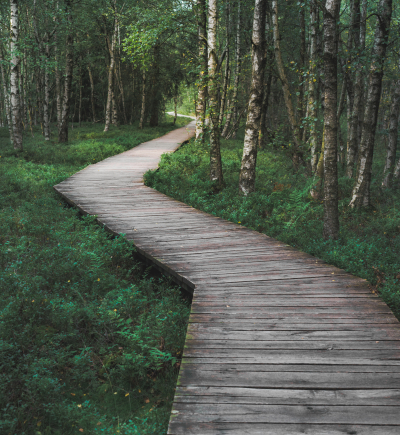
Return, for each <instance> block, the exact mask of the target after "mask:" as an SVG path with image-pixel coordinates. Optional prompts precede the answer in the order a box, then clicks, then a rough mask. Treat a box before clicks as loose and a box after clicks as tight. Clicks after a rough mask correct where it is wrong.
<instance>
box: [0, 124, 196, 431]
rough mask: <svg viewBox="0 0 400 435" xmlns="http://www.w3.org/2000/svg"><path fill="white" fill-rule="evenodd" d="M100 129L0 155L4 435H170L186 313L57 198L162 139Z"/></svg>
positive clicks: (165, 285) (2, 148) (159, 283)
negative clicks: (65, 183) (61, 187)
mask: <svg viewBox="0 0 400 435" xmlns="http://www.w3.org/2000/svg"><path fill="white" fill-rule="evenodd" d="M93 128H94V127H93V126H84V127H83V128H82V129H81V130H79V129H75V130H74V132H73V134H72V141H71V143H70V144H67V145H65V144H60V145H58V144H55V143H46V142H45V141H44V140H42V139H41V138H35V139H30V140H27V141H26V142H27V143H26V147H25V151H24V152H22V153H17V152H15V151H14V150H12V149H10V145H9V143H8V141H7V140H2V143H1V144H0V155H1V158H0V165H1V167H0V170H1V178H0V242H1V243H0V289H1V293H2V298H1V301H0V408H1V409H2V417H1V419H0V433H1V434H9V433H10V434H13V435H14V434H26V435H31V434H60V435H61V434H62V435H65V434H80V433H81V432H82V430H83V433H87V434H96V433H104V434H116V433H119V434H135V435H139V434H141V435H142V434H149V435H150V434H152V435H159V434H163V433H166V428H167V422H168V420H169V415H170V407H171V403H172V399H173V395H174V387H175V385H176V377H177V373H178V365H179V360H180V356H181V351H182V348H183V344H184V339H185V333H186V327H187V318H188V314H189V302H188V301H187V300H185V299H183V298H182V294H181V291H180V290H179V289H177V288H176V287H174V286H172V285H171V283H170V282H168V281H166V280H165V279H162V278H160V277H159V276H158V275H157V274H154V273H152V272H151V270H150V269H146V267H145V266H144V265H143V264H142V263H140V262H138V261H135V260H133V257H132V253H133V251H134V247H133V246H132V244H131V243H129V242H127V241H126V240H125V239H124V238H123V237H115V238H112V237H110V236H109V235H108V234H107V233H106V231H105V230H104V229H102V228H101V227H99V226H98V225H97V224H96V219H95V218H94V217H85V218H82V217H80V216H79V215H78V213H77V211H76V210H75V209H73V208H70V207H68V206H66V205H65V204H64V203H63V202H62V201H61V200H60V198H59V197H58V196H57V195H56V194H55V192H54V190H53V188H52V186H53V185H54V184H57V183H59V182H60V181H62V180H63V179H65V178H67V177H68V176H70V175H72V174H73V173H75V172H76V171H77V170H79V169H80V168H81V167H82V166H84V165H87V164H90V163H91V162H92V161H93V160H92V159H95V161H98V160H101V159H103V158H105V157H107V156H109V155H112V154H113V153H118V152H120V151H124V150H125V149H128V147H129V143H130V144H131V147H132V146H134V145H136V144H138V143H141V142H142V141H143V140H150V139H152V138H153V137H154V136H155V135H156V132H155V131H153V130H150V129H146V130H144V131H141V132H140V134H136V130H135V128H133V127H129V128H128V127H125V128H124V129H119V130H117V129H114V130H113V131H111V132H108V133H107V141H103V142H102V141H101V139H100V138H101V136H102V134H103V132H101V131H100V128H101V127H100V126H96V129H97V130H94V134H93V136H96V135H97V136H98V138H96V139H88V138H85V139H84V140H83V141H80V140H79V139H77V136H78V134H80V135H81V136H83V132H85V131H86V132H87V133H85V135H90V131H89V130H90V129H93ZM168 128H169V129H171V126H170V125H169V126H168V125H163V126H161V127H160V129H158V130H157V134H159V133H164V132H166V131H167V130H168ZM121 130H123V131H122V132H121ZM4 131H5V129H0V137H2V138H4V137H5V136H6V135H5V134H4ZM122 133H123V134H122ZM36 134H38V133H37V132H36ZM117 135H118V136H117ZM124 141H125V142H124Z"/></svg>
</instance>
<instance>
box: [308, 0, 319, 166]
mask: <svg viewBox="0 0 400 435" xmlns="http://www.w3.org/2000/svg"><path fill="white" fill-rule="evenodd" d="M310 7H311V9H310V22H311V35H310V39H311V41H310V75H309V80H308V114H309V116H310V118H311V122H310V151H311V171H312V173H313V174H315V173H316V171H317V164H318V152H317V151H318V133H317V121H316V120H317V103H316V98H315V93H316V89H315V83H316V81H317V78H316V72H317V13H318V11H317V7H316V5H314V4H313V3H312V4H311V6H310Z"/></svg>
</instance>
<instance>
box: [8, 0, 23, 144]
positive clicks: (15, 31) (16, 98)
mask: <svg viewBox="0 0 400 435" xmlns="http://www.w3.org/2000/svg"><path fill="white" fill-rule="evenodd" d="M18 7H19V0H10V10H11V21H10V24H11V26H10V27H11V28H10V36H11V38H10V52H11V66H10V106H11V114H12V130H13V146H14V149H16V150H22V128H21V116H20V95H19V67H20V53H19V45H18V42H19V41H18V39H19V10H18Z"/></svg>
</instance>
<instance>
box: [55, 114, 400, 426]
mask: <svg viewBox="0 0 400 435" xmlns="http://www.w3.org/2000/svg"><path fill="white" fill-rule="evenodd" d="M193 131H194V122H192V123H190V124H189V125H188V126H187V127H186V128H182V129H178V130H175V131H173V132H171V133H168V134H167V135H165V136H163V137H161V138H158V139H155V140H152V141H150V142H147V143H144V144H141V145H139V146H137V147H136V148H133V149H132V150H130V151H127V152H125V153H122V154H119V155H117V156H114V157H110V158H108V159H106V160H104V161H102V162H100V163H98V164H96V165H92V166H89V167H88V168H86V169H84V170H83V171H80V172H78V173H77V174H75V175H74V176H72V177H70V178H69V179H67V180H66V181H64V182H62V183H60V184H59V185H57V186H55V189H56V191H57V192H58V193H60V194H61V195H62V196H63V197H64V198H65V199H66V200H67V201H68V202H69V203H71V204H73V205H75V206H77V207H78V208H79V209H80V210H81V211H82V212H83V213H87V214H91V215H97V216H98V221H99V223H101V224H102V225H105V226H106V228H107V229H108V230H109V231H111V232H113V233H124V234H126V237H127V238H128V239H129V240H132V241H133V242H134V243H135V245H136V247H137V249H138V251H139V252H140V253H141V254H142V255H144V256H145V257H146V258H148V259H149V260H150V261H152V262H153V263H155V264H156V265H157V266H158V267H159V268H161V269H163V270H164V272H165V273H167V274H169V275H171V276H172V277H173V278H174V280H175V281H176V282H178V283H179V284H180V285H182V286H183V287H185V288H186V289H187V290H189V291H191V292H193V304H192V311H191V316H190V319H189V327H188V332H187V337H186V346H185V350H184V359H183V361H182V366H181V372H180V377H179V382H178V386H177V389H176V395H175V400H174V408H173V411H172V414H171V422H170V427H169V432H168V433H169V434H171V435H211V434H229V435H244V434H248V435H261V434H262V435H295V434H296V435H297V434H308V435H339V434H354V435H355V434H360V435H361V434H362V435H378V434H379V435H395V434H396V435H397V434H399V433H400V406H399V405H400V326H399V322H398V321H397V320H396V318H395V317H394V316H393V314H392V313H391V311H390V310H389V308H388V307H387V306H386V304H385V303H384V302H382V301H381V300H380V299H379V298H378V297H376V296H374V295H372V294H371V293H370V291H369V289H368V286H367V283H366V281H364V280H362V279H361V278H356V277H354V276H352V275H350V274H348V273H346V272H344V271H343V270H340V269H337V268H335V267H333V266H330V265H327V264H324V263H323V262H321V261H320V260H318V259H316V258H314V257H311V256H310V255H307V254H304V253H302V252H299V251H296V250H295V249H292V248H290V247H288V246H286V245H285V244H283V243H280V242H278V241H276V240H274V239H271V238H269V237H267V236H265V235H263V234H260V233H257V232H255V231H252V230H249V229H246V228H244V227H241V226H239V225H236V224H233V223H230V222H227V221H224V220H221V219H219V218H216V217H214V216H211V215H208V214H206V213H203V212H200V211H198V210H195V209H193V208H191V207H189V206H187V205H185V204H183V203H180V202H178V201H175V200H173V199H171V198H168V197H167V196H165V195H163V194H160V193H158V192H156V191H155V190H153V189H151V188H149V187H146V186H144V185H143V174H144V173H145V172H146V171H147V170H148V169H154V168H156V167H157V165H158V161H159V159H160V156H161V155H162V154H163V153H165V152H172V151H174V150H176V149H177V148H178V147H179V145H180V144H181V143H182V142H184V141H185V140H187V139H188V138H189V137H191V136H192V135H193Z"/></svg>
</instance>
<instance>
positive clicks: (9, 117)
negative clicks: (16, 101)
mask: <svg viewBox="0 0 400 435" xmlns="http://www.w3.org/2000/svg"><path fill="white" fill-rule="evenodd" d="M3 61H4V60H3V53H2V51H1V50H0V68H1V79H2V81H3V93H4V109H5V111H6V117H7V123H8V131H9V133H10V141H11V144H12V145H14V134H13V123H12V114H11V105H10V98H9V91H8V86H7V82H6V74H5V72H4V65H3Z"/></svg>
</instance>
